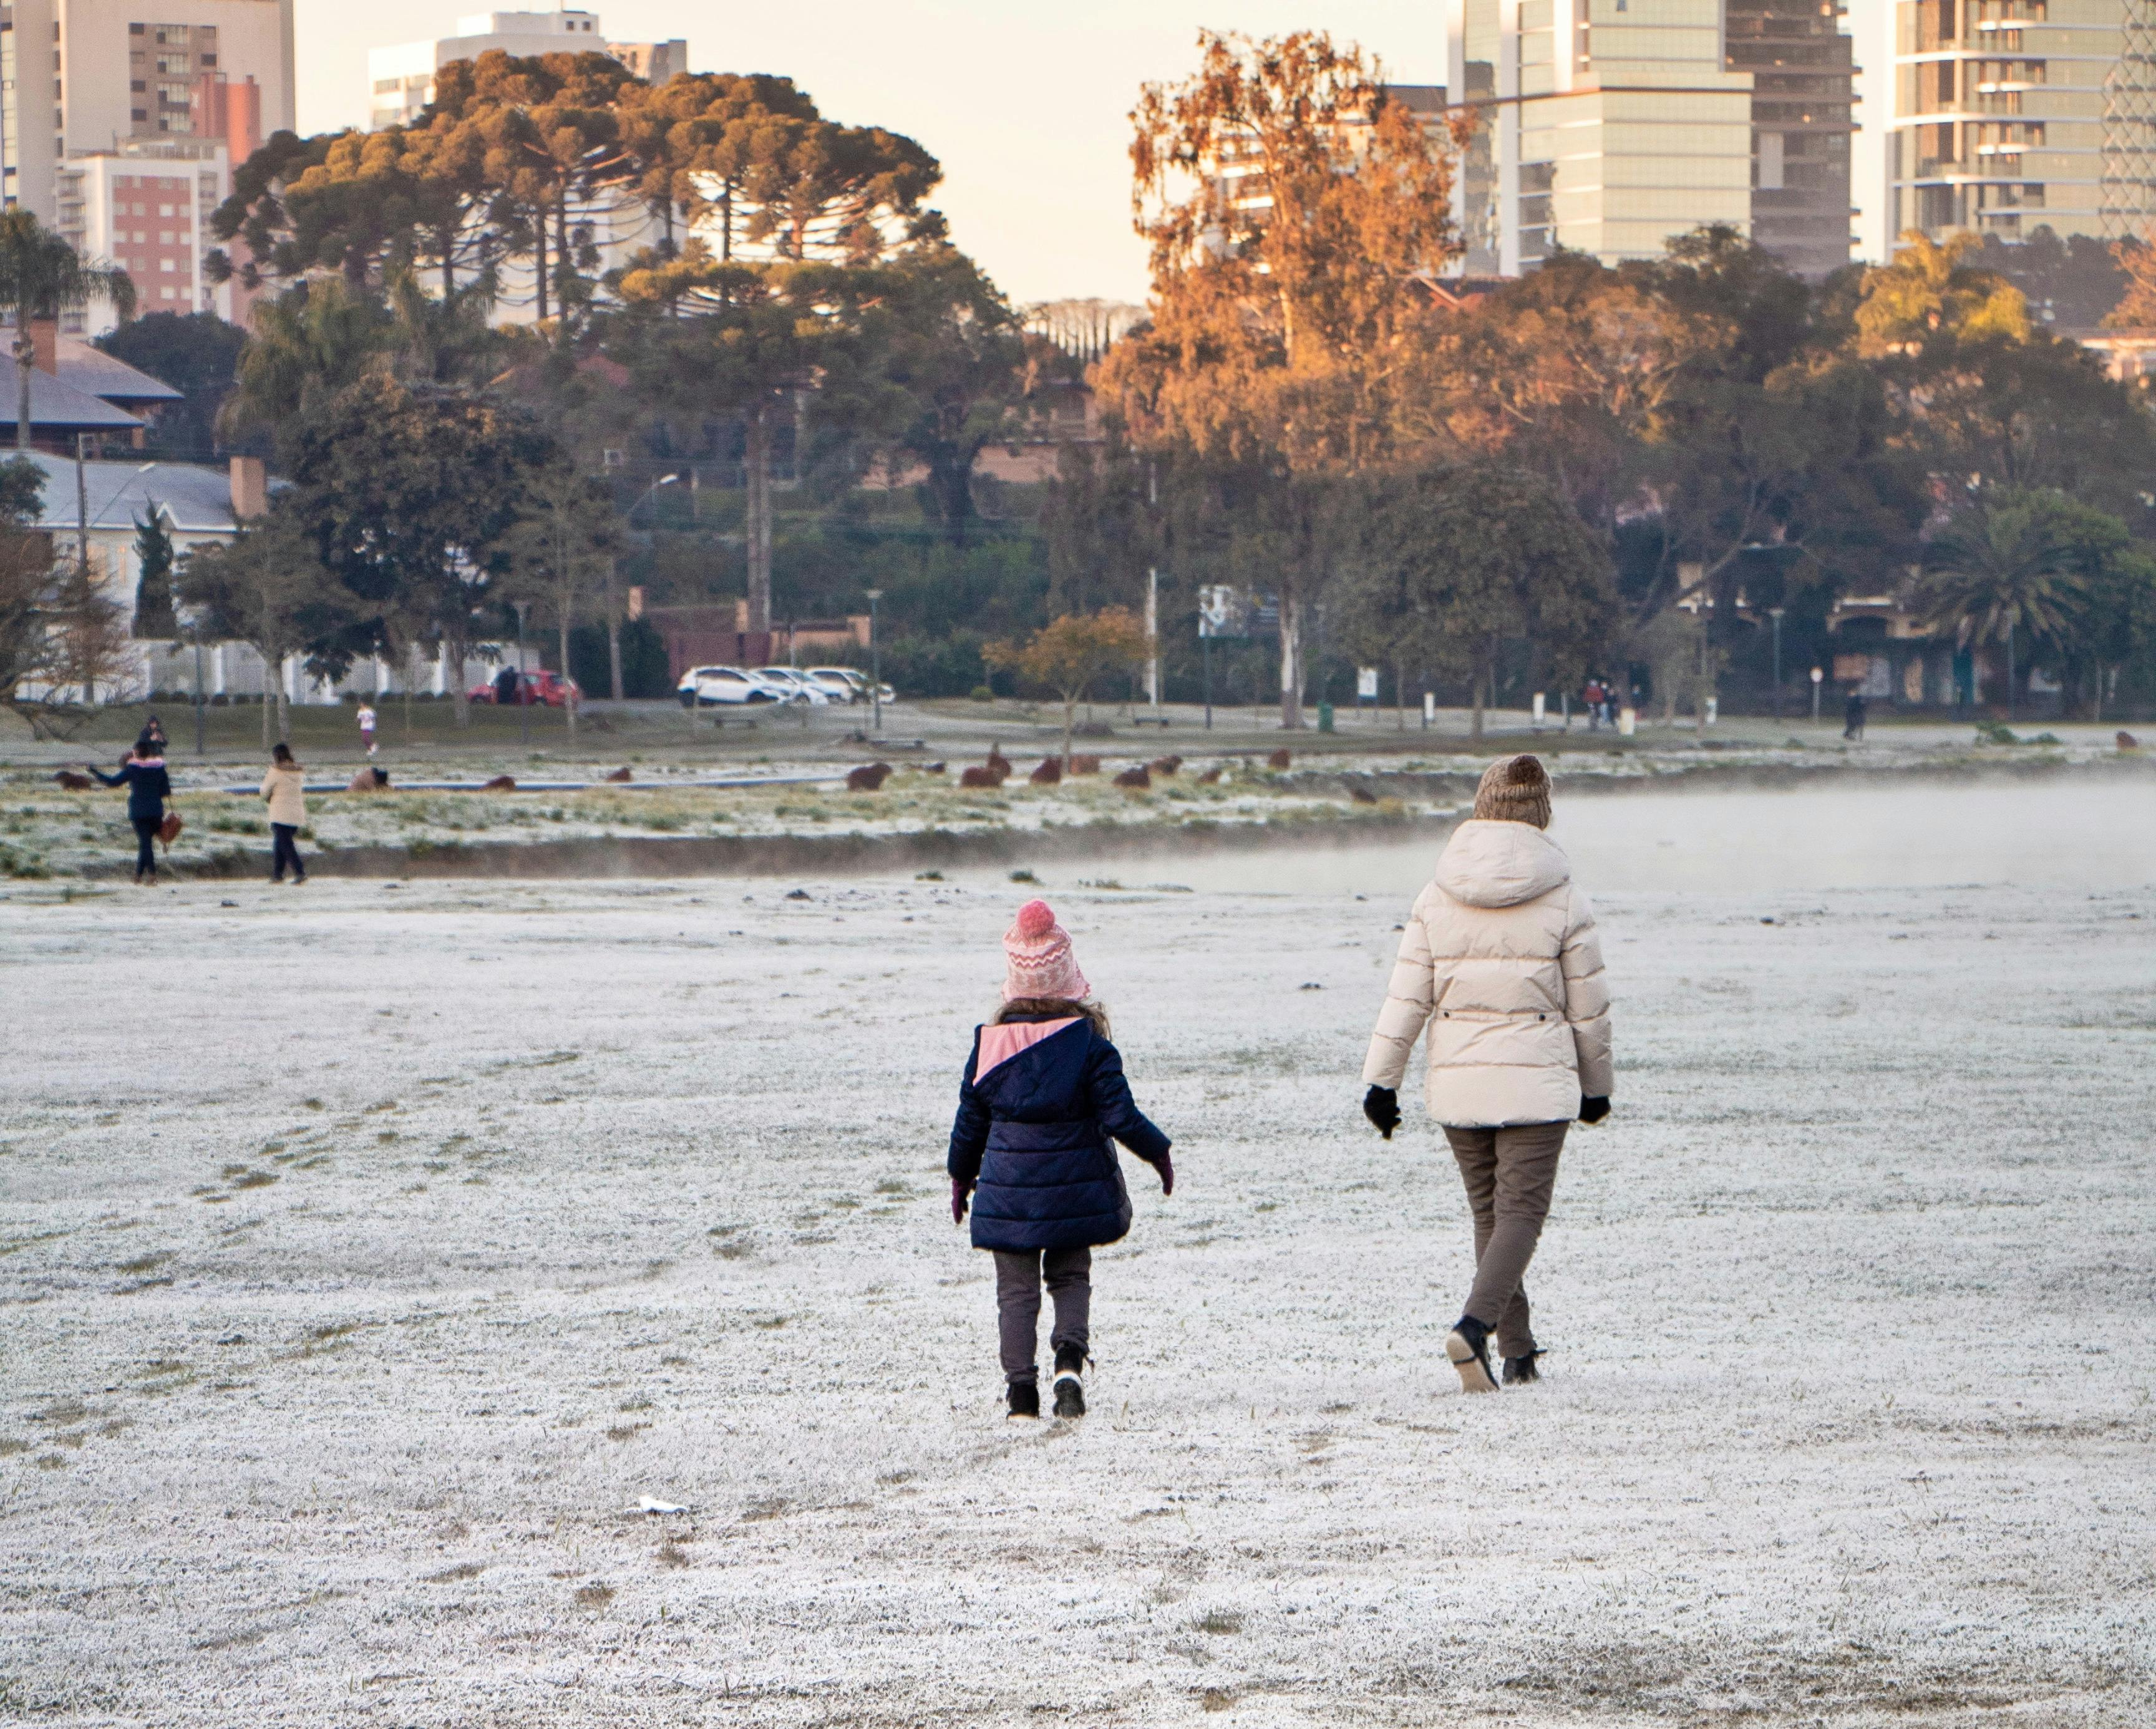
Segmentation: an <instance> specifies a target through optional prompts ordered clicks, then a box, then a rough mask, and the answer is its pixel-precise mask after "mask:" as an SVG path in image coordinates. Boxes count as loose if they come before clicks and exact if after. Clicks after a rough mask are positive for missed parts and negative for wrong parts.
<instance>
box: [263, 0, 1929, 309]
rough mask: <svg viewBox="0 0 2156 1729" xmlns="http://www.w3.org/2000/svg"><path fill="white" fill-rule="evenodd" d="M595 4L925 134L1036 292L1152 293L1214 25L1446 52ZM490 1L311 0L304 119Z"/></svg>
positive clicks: (333, 113)
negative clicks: (388, 49) (1137, 191)
mask: <svg viewBox="0 0 2156 1729" xmlns="http://www.w3.org/2000/svg"><path fill="white" fill-rule="evenodd" d="M526 3H527V4H528V5H530V6H531V7H532V8H533V9H540V8H541V5H542V0H526ZM589 3H590V5H591V9H593V10H595V11H597V12H598V14H599V18H600V27H601V28H602V29H603V30H604V31H605V32H606V33H607V34H608V35H609V36H612V37H614V38H619V39H621V40H625V41H643V40H647V39H649V38H655V37H656V38H663V37H670V36H685V37H686V38H688V40H689V54H690V61H689V63H690V65H691V66H693V67H695V68H696V69H699V70H711V71H727V72H774V73H782V74H788V75H790V76H791V77H793V79H794V80H796V82H798V84H800V85H802V86H803V88H804V89H806V90H808V92H809V93H810V95H813V96H814V98H815V99H816V101H817V103H818V105H819V106H820V107H821V108H822V109H823V110H824V113H826V114H828V115H831V116H832V117H834V118H835V119H838V120H841V121H847V122H849V123H851V124H865V123H874V124H879V125H882V126H890V127H891V128H893V129H894V130H896V131H901V132H906V133H908V134H910V135H911V136H914V137H916V138H917V139H919V140H920V141H921V143H922V144H923V145H925V146H927V148H928V149H930V150H931V151H934V152H935V153H936V155H937V156H938V157H939V158H941V160H942V163H943V167H944V173H945V179H944V182H943V185H942V188H941V189H940V190H939V192H938V193H937V199H936V202H937V205H938V206H939V207H940V208H942V210H943V211H944V213H946V214H947V215H948V216H949V218H951V224H952V236H953V238H954V239H956V240H957V244H959V245H960V246H962V247H963V248H965V249H966V250H967V251H968V252H970V253H972V254H973V255H974V256H975V257H976V258H978V259H980V260H981V262H982V263H983V264H984V265H985V266H986V267H987V268H988V271H989V273H990V274H992V275H993V276H994V277H995V279H996V280H997V281H998V283H999V284H1001V285H1002V286H1003V288H1004V291H1005V292H1006V293H1008V294H1009V295H1010V296H1011V298H1012V299H1013V300H1016V301H1019V302H1020V303H1024V302H1026V301H1029V300H1051V299H1056V298H1060V297H1061V296H1064V295H1102V296H1105V297H1107V298H1110V299H1116V300H1142V298H1143V297H1144V291H1145V255H1144V249H1143V247H1142V244H1140V242H1139V241H1138V239H1137V237H1136V236H1135V235H1134V234H1133V233H1132V232H1131V226H1130V172H1129V162H1128V158H1127V156H1126V154H1125V152H1126V151H1127V147H1128V145H1129V126H1128V123H1127V119H1126V116H1127V114H1128V113H1129V110H1130V108H1131V105H1132V101H1133V100H1135V98H1136V96H1137V90H1138V86H1139V85H1140V84H1142V82H1144V81H1145V80H1148V79H1159V78H1173V77H1177V76H1179V75H1181V74H1183V73H1184V72H1186V71H1188V69H1189V68H1190V67H1191V65H1192V64H1193V60H1194V58H1195V38H1196V35H1197V31H1198V29H1199V26H1200V25H1201V24H1211V25H1214V26H1216V27H1219V28H1233V29H1240V30H1245V31H1249V32H1250V33H1254V34H1263V33H1279V32H1282V31H1286V30H1290V29H1295V28H1306V27H1322V28H1326V29H1328V30H1330V31H1331V32H1332V33H1333V34H1334V36H1335V37H1337V38H1344V39H1347V40H1352V41H1357V42H1360V43H1361V44H1363V46H1364V47H1365V48H1367V49H1370V50H1371V51H1372V52H1373V53H1375V54H1378V55H1379V56H1381V57H1382V59H1383V61H1384V63H1385V67H1386V69H1387V71H1388V73H1389V74H1390V75H1391V76H1392V77H1393V78H1394V79H1396V80H1399V81H1400V82H1402V83H1408V84H1429V83H1435V82H1436V81H1437V80H1438V79H1439V76H1440V67H1441V64H1442V52H1443V42H1442V38H1441V31H1442V28H1443V25H1442V18H1443V10H1442V8H1441V7H1440V5H1439V4H1438V0H1216V3H1214V4H1211V5H1206V6H1193V5H1191V4H1188V3H1187V0H1091V3H1089V4H1086V5H1083V6H1081V5H1077V4H1073V3H1071V0H1060V3H1058V4H1055V5H1052V6H1051V5H1050V4H1048V3H1045V0H815V3H814V4H805V5H785V4H777V5H774V4H770V3H768V0H767V3H765V4H762V5H741V4H735V5H729V6H727V7H726V8H723V9H721V8H717V7H714V6H711V5H707V4H690V3H688V0H589ZM1887 9H1888V0H1851V14H1852V15H1851V21H1850V22H1851V27H1852V28H1853V29H1854V30H1855V31H1856V33H1857V36H1858V44H1857V56H1858V59H1859V62H1860V64H1864V65H1866V67H1867V68H1869V69H1871V70H1873V72H1874V73H1875V74H1876V73H1877V72H1879V71H1881V70H1882V69H1883V65H1884V60H1885V54H1884V48H1885V44H1884V41H1883V39H1882V40H1881V41H1880V42H1879V44H1878V45H1877V47H1876V49H1875V48H1874V47H1873V46H1872V45H1871V44H1870V43H1869V42H1868V41H1867V40H1866V37H1867V34H1868V33H1876V31H1875V30H1874V29H1873V27H1874V25H1875V24H1876V21H1877V20H1878V19H1880V18H1884V16H1885V15H1886V12H1887ZM478 10H480V4H479V3H478V0H372V3H370V4H366V5H352V4H350V3H348V0H298V23H299V77H300V89H299V107H300V129H301V130H302V131H307V132H316V131H327V130H329V129H331V128H333V127H336V126H346V125H354V126H356V125H361V124H363V123H364V121H365V116H366V112H367V49H370V48H378V47H385V46H388V45H389V44H393V43H399V42H410V41H418V40H423V39H425V38H429V37H434V36H444V35H448V34H450V33H453V32H454V29H455V21H456V18H457V17H458V15H459V13H467V12H476V11H478ZM1860 113H1861V110H1860ZM1877 137H1878V133H1877V131H1876V128H1874V127H1871V126H1866V128H1865V130H1864V131H1861V132H1860V133H1859V135H1858V144H1857V155H1856V188H1855V196H1854V198H1853V200H1852V202H1854V203H1856V204H1857V205H1858V206H1860V207H1861V208H1863V209H1864V210H1865V211H1866V213H1867V215H1869V216H1871V217H1872V218H1874V220H1875V221H1876V212H1877V208H1878V204H1879V198H1878V194H1877V188H1878V185H1879V170H1878V167H1877V166H1876V164H1877V161H1878V159H1877V157H1876V154H1875V152H1876V140H1877ZM1867 239H1868V237H1867ZM1871 245H1876V241H1869V239H1868V245H1867V249H1869V247H1870V246H1871Z"/></svg>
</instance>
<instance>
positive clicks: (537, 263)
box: [531, 209, 547, 324]
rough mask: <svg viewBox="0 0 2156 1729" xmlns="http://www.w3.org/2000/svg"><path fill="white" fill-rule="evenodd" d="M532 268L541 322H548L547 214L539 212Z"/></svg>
mask: <svg viewBox="0 0 2156 1729" xmlns="http://www.w3.org/2000/svg"><path fill="white" fill-rule="evenodd" d="M531 266H532V269H533V271H534V272H535V273H536V274H535V276H534V281H535V283H536V286H537V289H538V293H539V300H538V306H537V310H538V314H539V322H540V323H542V324H544V323H546V321H547V213H546V212H545V211H544V210H543V209H542V210H541V211H540V212H539V233H538V236H537V239H536V240H535V241H534V243H533V244H532V248H531Z"/></svg>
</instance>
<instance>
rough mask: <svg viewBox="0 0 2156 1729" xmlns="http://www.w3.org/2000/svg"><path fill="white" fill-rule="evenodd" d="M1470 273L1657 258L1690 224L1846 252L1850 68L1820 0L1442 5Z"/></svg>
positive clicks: (1816, 254) (1799, 251)
mask: <svg viewBox="0 0 2156 1729" xmlns="http://www.w3.org/2000/svg"><path fill="white" fill-rule="evenodd" d="M1446 62H1447V64H1446V81H1445V82H1446V89H1447V91H1448V92H1449V93H1454V94H1453V95H1452V100H1454V102H1455V104H1456V105H1463V106H1466V107H1468V108H1471V109H1472V110H1475V111H1476V114H1477V115H1478V118H1479V119H1480V121H1481V125H1480V126H1479V127H1478V129H1477V131H1476V139H1475V142H1474V144H1473V145H1472V146H1471V147H1470V150H1469V151H1468V156H1467V160H1466V162H1465V163H1464V164H1463V172H1462V173H1461V176H1460V192H1459V195H1458V196H1459V201H1460V208H1459V211H1458V215H1459V218H1460V228H1461V232H1462V234H1463V237H1464V238H1465V239H1466V242H1467V246H1468V254H1467V259H1466V269H1467V270H1468V272H1469V274H1504V275H1512V274H1517V273H1518V272H1519V271H1521V270H1522V269H1532V267H1533V266H1534V265H1535V264H1537V262H1538V261H1540V260H1541V259H1543V258H1544V257H1546V256H1548V254H1549V253H1550V252H1551V251H1552V250H1553V249H1555V248H1558V247H1564V248H1568V249H1571V250H1573V251H1577V252H1585V253H1589V254H1593V255H1594V257H1596V258H1598V259H1601V260H1602V261H1603V262H1604V263H1605V264H1619V263H1622V262H1624V261H1625V260H1626V259H1652V258H1659V257H1661V255H1662V254H1663V251H1664V249H1665V247H1666V244H1667V243H1668V242H1669V240H1670V239H1671V237H1672V236H1675V235H1677V234H1681V233H1686V232H1687V231H1688V230H1690V229H1691V228H1697V227H1698V226H1699V225H1701V224H1702V223H1722V224H1726V225H1727V226H1728V227H1730V228H1735V229H1737V230H1738V232H1739V233H1745V234H1753V233H1756V234H1757V235H1758V238H1759V239H1760V240H1761V242H1762V243H1763V244H1765V245H1767V246H1768V248H1769V249H1770V250H1773V251H1774V253H1775V254H1777V256H1779V257H1780V258H1782V259H1783V260H1784V262H1785V263H1787V264H1789V265H1790V266H1791V268H1793V269H1799V270H1802V271H1805V272H1808V273H1812V274H1818V273H1821V272H1824V271H1825V270H1829V269H1834V268H1835V266H1836V265H1837V264H1843V263H1846V262H1847V260H1848V257H1849V132H1850V126H1851V120H1850V111H1851V65H1850V56H1849V48H1848V44H1847V40H1846V38H1845V37H1843V35H1842V33H1841V30H1840V11H1839V8H1838V7H1836V6H1835V5H1834V4H1832V3H1830V0H1448V6H1447V17H1446Z"/></svg>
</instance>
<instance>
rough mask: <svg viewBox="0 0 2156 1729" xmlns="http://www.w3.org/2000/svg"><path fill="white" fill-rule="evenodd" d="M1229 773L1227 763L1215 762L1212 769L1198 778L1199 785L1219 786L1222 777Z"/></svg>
mask: <svg viewBox="0 0 2156 1729" xmlns="http://www.w3.org/2000/svg"><path fill="white" fill-rule="evenodd" d="M1226 772H1228V768H1227V765H1226V764H1225V763H1224V762H1215V763H1214V765H1213V766H1212V767H1210V768H1209V769H1207V770H1206V771H1205V772H1204V773H1203V774H1201V775H1199V777H1198V780H1199V785H1201V786H1206V787H1214V786H1218V785H1219V782H1220V777H1221V776H1222V775H1224V774H1225V773H1226Z"/></svg>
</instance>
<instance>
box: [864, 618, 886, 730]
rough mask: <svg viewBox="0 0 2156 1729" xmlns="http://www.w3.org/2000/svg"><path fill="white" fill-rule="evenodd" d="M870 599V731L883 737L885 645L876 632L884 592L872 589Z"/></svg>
mask: <svg viewBox="0 0 2156 1729" xmlns="http://www.w3.org/2000/svg"><path fill="white" fill-rule="evenodd" d="M868 597H869V730H870V731H871V732H872V733H874V734H875V736H876V737H878V738H881V737H882V736H883V644H882V640H881V639H880V637H879V636H878V634H877V632H876V603H877V602H878V601H880V600H881V599H882V598H883V590H882V589H880V588H871V589H870V590H868Z"/></svg>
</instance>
